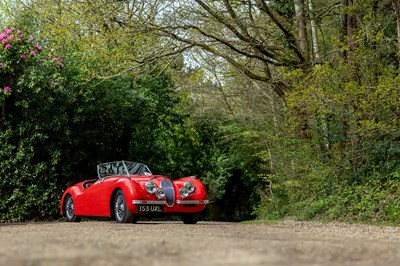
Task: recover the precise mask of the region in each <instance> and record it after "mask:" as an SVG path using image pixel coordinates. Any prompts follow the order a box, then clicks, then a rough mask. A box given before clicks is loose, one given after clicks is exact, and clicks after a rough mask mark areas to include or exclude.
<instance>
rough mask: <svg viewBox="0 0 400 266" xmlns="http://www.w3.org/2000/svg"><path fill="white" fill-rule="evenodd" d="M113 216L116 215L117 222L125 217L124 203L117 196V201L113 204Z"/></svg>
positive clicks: (120, 197) (121, 198)
mask: <svg viewBox="0 0 400 266" xmlns="http://www.w3.org/2000/svg"><path fill="white" fill-rule="evenodd" d="M115 210H116V212H115V214H116V215H117V217H118V219H119V220H122V219H123V218H124V215H125V203H124V199H123V197H122V196H118V198H117V201H116V203H115Z"/></svg>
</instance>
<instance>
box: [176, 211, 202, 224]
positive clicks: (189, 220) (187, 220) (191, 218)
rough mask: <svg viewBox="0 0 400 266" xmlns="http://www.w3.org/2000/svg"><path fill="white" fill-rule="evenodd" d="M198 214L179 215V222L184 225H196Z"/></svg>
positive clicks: (198, 218)
mask: <svg viewBox="0 0 400 266" xmlns="http://www.w3.org/2000/svg"><path fill="white" fill-rule="evenodd" d="M200 216H201V215H200V213H198V212H197V213H185V214H181V220H182V222H183V223H184V224H196V223H197V222H198V221H199V220H200Z"/></svg>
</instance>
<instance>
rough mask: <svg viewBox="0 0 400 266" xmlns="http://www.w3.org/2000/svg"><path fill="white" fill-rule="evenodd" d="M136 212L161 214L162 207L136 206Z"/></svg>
mask: <svg viewBox="0 0 400 266" xmlns="http://www.w3.org/2000/svg"><path fill="white" fill-rule="evenodd" d="M137 210H138V212H163V211H164V206H163V205H138V206H137Z"/></svg>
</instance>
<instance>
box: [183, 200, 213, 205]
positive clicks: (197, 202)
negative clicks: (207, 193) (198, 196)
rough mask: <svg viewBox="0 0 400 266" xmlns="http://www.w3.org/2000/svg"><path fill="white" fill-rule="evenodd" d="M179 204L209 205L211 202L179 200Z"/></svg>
mask: <svg viewBox="0 0 400 266" xmlns="http://www.w3.org/2000/svg"><path fill="white" fill-rule="evenodd" d="M176 203H178V204H208V203H209V200H177V201H176Z"/></svg>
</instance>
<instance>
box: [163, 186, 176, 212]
mask: <svg viewBox="0 0 400 266" xmlns="http://www.w3.org/2000/svg"><path fill="white" fill-rule="evenodd" d="M161 187H162V188H163V189H164V192H165V201H166V202H167V206H168V207H172V206H174V203H175V191H174V186H173V185H172V182H171V181H170V180H168V179H164V180H162V181H161Z"/></svg>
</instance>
